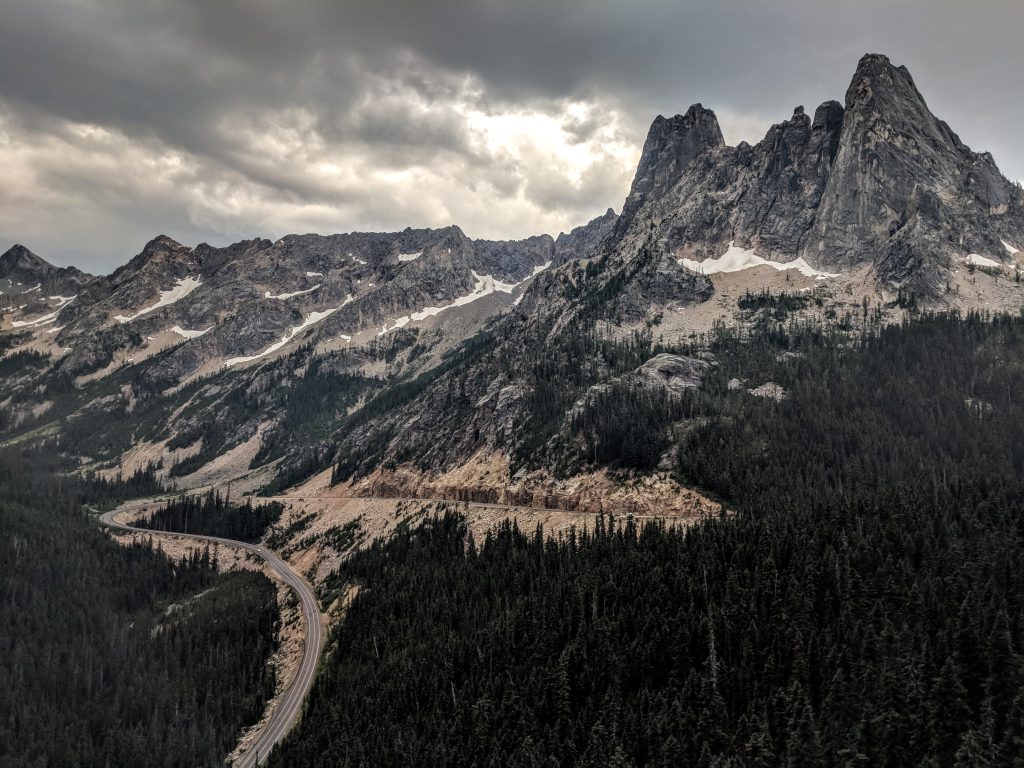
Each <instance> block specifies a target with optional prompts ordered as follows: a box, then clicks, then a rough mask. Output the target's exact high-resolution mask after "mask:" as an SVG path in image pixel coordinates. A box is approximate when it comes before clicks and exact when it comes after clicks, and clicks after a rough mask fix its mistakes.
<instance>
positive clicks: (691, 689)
mask: <svg viewBox="0 0 1024 768" xmlns="http://www.w3.org/2000/svg"><path fill="white" fill-rule="evenodd" d="M770 311H773V310H770ZM865 315H867V308H865ZM713 352H714V354H715V357H716V361H717V364H716V366H714V367H713V368H712V370H711V372H710V373H709V376H708V379H707V381H706V382H705V385H704V387H702V388H701V389H700V390H698V391H696V392H694V393H690V394H688V395H686V396H684V397H682V399H681V401H680V402H679V403H678V404H675V405H674V406H673V410H671V411H670V412H666V415H665V417H664V419H662V420H661V421H660V422H659V420H658V419H656V418H654V417H653V416H651V415H650V414H651V413H653V412H654V411H653V409H651V408H650V406H649V403H633V405H631V402H632V400H631V398H630V397H629V396H628V393H626V392H621V393H616V392H615V391H614V390H613V391H612V393H611V395H610V397H612V398H613V400H610V401H609V403H605V407H604V408H603V410H602V412H603V413H607V414H608V419H609V420H610V421H615V420H618V421H621V420H622V419H623V418H625V417H626V416H628V415H629V412H630V408H631V407H633V408H635V409H636V410H637V411H638V412H639V413H641V414H643V415H644V418H645V419H648V422H649V428H650V429H651V430H654V431H661V432H662V433H663V435H664V440H665V441H666V445H669V446H674V449H675V451H674V453H673V451H672V450H667V451H666V453H665V456H667V457H674V458H672V461H673V462H674V464H675V467H676V470H675V471H677V472H678V473H679V475H680V476H681V477H682V478H683V479H685V480H686V481H687V482H689V483H691V484H694V485H698V486H700V487H702V488H704V489H706V490H708V491H709V492H713V493H715V494H717V495H718V496H719V498H721V499H723V500H724V501H725V502H726V503H727V505H728V506H729V508H730V510H731V513H730V514H727V515H724V516H722V517H721V518H716V519H711V520H706V521H704V522H702V523H700V524H697V525H695V526H693V527H691V528H688V529H676V528H664V527H661V526H657V525H653V524H651V525H647V526H646V527H644V528H643V529H642V530H638V529H637V528H636V527H634V526H633V525H632V523H630V522H628V521H620V522H609V521H601V522H599V523H598V525H597V526H596V528H595V529H594V530H592V531H590V532H588V533H583V532H579V533H576V534H574V535H570V536H567V537H563V538H561V539H560V540H558V541H551V540H547V541H545V539H544V538H543V536H542V535H541V534H540V533H539V532H538V533H523V532H520V531H518V530H516V529H515V528H513V527H510V526H508V525H506V526H504V527H502V528H501V529H500V530H498V531H495V532H493V533H492V534H490V535H488V537H487V539H486V540H485V541H482V542H474V541H472V539H471V538H470V537H469V536H468V535H467V533H466V528H465V525H464V523H463V521H462V520H461V519H460V518H459V517H458V516H457V515H454V514H451V513H444V514H442V515H441V516H439V517H438V518H437V519H435V520H433V521H432V522H428V523H426V524H424V525H423V526H422V527H420V528H416V529H401V530H400V531H399V533H398V535H397V536H396V537H395V539H394V540H392V541H390V542H388V543H379V544H377V545H375V546H374V547H372V548H371V549H370V550H368V551H366V552H364V553H362V554H358V555H356V556H355V557H353V558H352V559H351V560H350V561H349V562H348V563H347V564H346V565H344V566H343V567H342V569H341V570H340V571H339V572H338V574H337V575H336V577H335V579H336V580H337V581H338V582H341V583H354V584H358V585H360V586H361V587H362V589H361V591H360V593H359V595H358V597H357V598H356V599H355V601H354V603H353V605H352V607H351V610H350V612H349V614H348V617H347V619H346V621H345V622H344V623H343V624H342V625H340V626H339V627H338V628H337V630H336V631H335V633H334V636H333V644H334V648H335V651H334V652H333V653H332V654H331V655H330V656H329V657H328V659H327V661H326V663H325V668H324V671H323V673H322V676H321V679H320V680H319V681H318V683H317V685H316V687H315V688H314V691H313V693H312V697H311V700H310V702H309V708H308V712H307V715H306V716H305V718H304V719H303V721H302V723H301V724H300V726H299V728H298V729H297V730H296V731H295V732H294V733H293V735H292V736H291V737H290V738H289V740H288V741H287V743H286V744H285V745H284V747H283V748H282V749H280V750H279V752H278V753H277V754H276V756H275V759H274V761H273V764H274V765H280V766H296V767H301V768H306V767H307V766H334V765H352V766H356V765H408V766H413V765H417V766H418V765H494V766H498V765H500V766H527V765H529V766H539V765H560V766H570V765H580V766H584V765H585V766H630V765H635V766H640V765H650V766H655V765H664V766H669V765H672V766H675V765H695V766H713V765H714V766H741V765H742V766H777V765H788V766H825V765H843V766H859V765H863V766H905V765H924V766H958V767H960V766H962V767H964V768H966V766H1024V655H1022V650H1024V571H1022V570H1021V568H1020V563H1021V562H1022V558H1024V441H1021V439H1020V437H1021V435H1022V434H1024V319H1022V318H1021V317H1012V318H1006V317H1000V318H995V319H991V318H985V317H979V316H970V317H967V318H964V319H959V318H955V317H944V316H931V317H924V318H920V319H918V320H916V321H914V322H910V323H907V324H906V325H904V326H901V327H890V328H884V329H882V328H875V329H874V330H868V331H864V332H863V333H859V332H858V333H846V334H842V335H835V334H829V333H824V332H822V331H821V329H816V328H810V327H797V326H791V327H789V328H781V327H779V326H777V325H775V326H768V325H765V326H764V327H763V328H762V329H761V330H758V331H755V332H754V334H753V336H749V335H746V334H740V333H738V332H725V331H722V332H721V333H719V335H718V337H717V339H716V341H715V343H714V345H713ZM733 377H738V378H740V379H742V380H744V381H745V382H746V383H749V384H752V385H756V384H760V383H763V382H764V381H765V380H769V379H770V380H773V381H775V382H777V383H779V384H780V385H782V386H783V387H784V388H785V390H786V397H785V398H784V399H783V400H781V401H779V402H776V401H775V400H771V399H765V398H759V397H754V396H752V395H750V394H748V393H747V392H746V391H745V389H735V388H733V389H730V388H729V387H728V381H729V380H730V379H731V378H733ZM616 402H617V403H618V405H616V406H615V407H611V403H616ZM579 439H582V436H581V437H580V438H579ZM598 458H599V459H600V458H601V457H598ZM618 459H619V460H620V461H621V462H622V464H623V465H624V466H625V465H627V463H628V461H629V459H628V457H626V456H624V455H623V456H620V457H618ZM583 460H586V457H585V454H584V456H583ZM634 463H635V464H641V465H644V464H647V463H649V461H648V459H647V458H646V457H645V456H643V455H639V456H638V460H637V461H636V462H634ZM396 564H400V566H398V567H396Z"/></svg>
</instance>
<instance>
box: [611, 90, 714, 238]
mask: <svg viewBox="0 0 1024 768" xmlns="http://www.w3.org/2000/svg"><path fill="white" fill-rule="evenodd" d="M724 145H725V139H724V138H722V129H721V127H720V126H719V125H718V118H717V117H716V116H715V113H714V112H712V111H711V110H710V109H705V108H704V106H703V105H702V104H693V105H692V106H691V107H690V108H689V109H687V110H686V113H685V114H682V115H676V116H675V117H671V118H666V117H663V116H662V115H658V116H657V117H656V118H655V119H654V122H653V123H651V127H650V130H649V131H648V132H647V140H646V141H644V148H643V151H642V152H641V154H640V163H639V165H638V166H637V169H636V175H635V176H634V178H633V184H632V186H631V187H630V190H629V197H627V198H626V202H625V203H623V206H622V215H621V216H620V217H619V221H618V222H617V223H616V227H615V231H616V233H619V234H621V233H623V232H625V230H626V228H627V227H628V226H629V223H630V222H631V221H632V220H633V217H634V215H635V214H636V212H637V211H638V210H640V208H641V207H643V205H644V203H645V202H646V201H647V200H648V199H650V198H655V197H658V196H660V195H663V194H664V193H665V192H666V191H668V190H669V189H670V188H671V187H672V186H673V185H674V184H675V183H676V182H677V181H678V180H679V178H680V176H682V174H683V172H684V171H685V170H686V168H687V167H688V166H689V165H690V163H691V162H692V161H693V159H694V158H695V157H697V156H698V155H700V154H702V153H704V152H707V151H709V150H712V149H717V148H718V147H722V146H724Z"/></svg>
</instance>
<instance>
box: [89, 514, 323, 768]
mask: <svg viewBox="0 0 1024 768" xmlns="http://www.w3.org/2000/svg"><path fill="white" fill-rule="evenodd" d="M123 510H124V508H123V507H122V508H120V509H117V510H113V511H111V512H105V513H104V514H102V515H100V522H101V523H103V525H105V526H107V527H108V528H111V529H113V530H116V531H127V532H133V533H144V534H146V535H152V536H173V537H177V538H181V537H185V538H189V539H195V540H197V541H203V542H210V543H218V544H226V545H228V546H232V547H237V548H239V549H244V550H246V551H247V552H251V553H253V554H254V555H256V556H257V557H260V558H262V559H263V561H264V562H266V564H267V565H268V566H269V567H270V569H271V570H272V571H274V573H276V574H277V576H278V577H279V578H280V579H281V581H282V582H284V583H285V584H287V585H288V586H289V587H291V589H292V591H294V592H295V594H296V596H297V597H298V598H299V602H300V604H301V605H302V619H303V623H304V624H305V630H306V632H305V643H304V648H303V654H302V663H301V664H300V665H299V670H298V672H297V673H296V675H295V677H294V678H293V679H292V681H291V682H290V683H289V684H288V686H287V687H286V688H285V690H284V692H283V693H282V695H281V697H280V698H279V699H278V700H277V702H276V704H275V706H274V709H273V712H272V713H271V715H270V718H269V719H268V720H267V722H266V723H264V724H263V726H262V731H261V733H260V735H259V737H258V738H257V739H256V743H255V744H254V745H253V746H252V747H250V748H249V750H248V751H247V752H246V753H245V754H244V755H243V756H242V757H241V758H240V759H238V760H237V761H236V762H235V763H233V766H235V768H255V767H256V766H259V765H262V764H263V762H264V761H265V760H266V759H267V756H268V755H270V752H271V750H272V749H273V748H274V745H275V744H277V742H279V741H281V740H282V739H283V738H284V737H285V735H286V734H287V733H288V731H289V729H290V728H291V727H292V725H293V724H294V723H295V721H296V720H297V719H298V717H299V713H300V712H301V710H302V702H303V700H304V699H305V698H306V694H307V693H309V689H310V688H311V687H312V685H313V679H314V677H315V676H316V665H317V661H319V659H320V653H321V652H322V651H323V645H324V630H323V625H322V624H321V623H320V606H319V605H318V604H317V600H316V595H315V594H314V592H313V588H312V587H311V586H310V585H309V583H308V582H307V581H306V580H305V579H304V578H303V577H302V576H300V575H299V574H298V573H296V572H295V571H293V570H292V569H291V566H289V565H288V564H287V563H285V562H284V561H283V560H282V559H281V558H280V557H278V556H277V555H276V554H274V553H273V552H272V551H270V550H269V549H267V548H266V547H263V546H260V545H259V544H249V543H247V542H244V541H235V540H234V539H224V538H220V537H219V536H201V535H199V534H192V533H173V532H165V531H151V530H149V529H148V528H136V527H135V526H132V525H125V524H123V523H118V522H116V521H115V520H114V514H115V513H117V512H120V511H123Z"/></svg>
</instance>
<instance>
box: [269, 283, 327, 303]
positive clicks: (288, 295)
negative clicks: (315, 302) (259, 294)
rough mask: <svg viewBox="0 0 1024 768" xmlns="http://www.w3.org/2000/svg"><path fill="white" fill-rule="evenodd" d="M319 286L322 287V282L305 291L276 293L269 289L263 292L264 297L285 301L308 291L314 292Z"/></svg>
mask: <svg viewBox="0 0 1024 768" xmlns="http://www.w3.org/2000/svg"><path fill="white" fill-rule="evenodd" d="M319 287H320V284H319V283H317V284H316V285H314V286H313V287H312V288H307V289H306V290H304V291H292V292H291V293H278V294H276V295H275V294H273V293H271V292H270V291H267V292H266V293H264V294H263V298H265V299H281V300H282V301H283V300H285V299H293V298H295V297H296V296H304V295H305V294H307V293H312V292H313V291H315V290H316V289H317V288H319Z"/></svg>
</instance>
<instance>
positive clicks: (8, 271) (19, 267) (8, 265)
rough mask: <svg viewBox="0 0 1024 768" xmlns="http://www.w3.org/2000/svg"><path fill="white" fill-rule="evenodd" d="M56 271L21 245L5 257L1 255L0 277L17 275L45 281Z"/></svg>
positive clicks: (12, 247)
mask: <svg viewBox="0 0 1024 768" xmlns="http://www.w3.org/2000/svg"><path fill="white" fill-rule="evenodd" d="M56 271H57V268H56V267H55V266H53V265H52V264H51V263H50V262H48V261H46V260H45V259H43V258H40V257H39V256H37V255H36V254H34V253H32V251H30V250H29V249H28V248H26V247H25V246H24V245H21V244H20V243H15V244H14V245H13V246H11V247H10V248H9V249H8V250H7V251H6V252H5V253H4V254H3V255H0V277H4V278H6V277H8V276H10V275H12V274H14V273H17V274H18V275H19V276H21V275H24V276H33V277H38V278H40V279H44V278H46V277H49V276H50V275H52V274H54V273H55V272H56Z"/></svg>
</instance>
